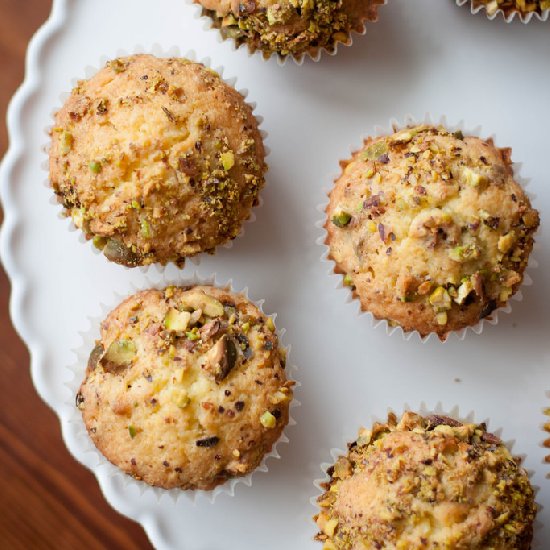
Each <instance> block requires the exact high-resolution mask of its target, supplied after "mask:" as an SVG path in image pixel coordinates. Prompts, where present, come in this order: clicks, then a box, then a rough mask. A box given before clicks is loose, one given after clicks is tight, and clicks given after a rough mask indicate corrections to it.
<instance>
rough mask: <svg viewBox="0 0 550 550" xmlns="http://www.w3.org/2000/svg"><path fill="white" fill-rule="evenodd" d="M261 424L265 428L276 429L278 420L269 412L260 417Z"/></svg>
mask: <svg viewBox="0 0 550 550" xmlns="http://www.w3.org/2000/svg"><path fill="white" fill-rule="evenodd" d="M260 423H261V425H262V426H263V427H264V428H274V427H275V426H276V425H277V419H276V418H275V417H274V416H273V415H272V414H271V413H270V412H269V411H265V412H264V413H263V414H262V416H260Z"/></svg>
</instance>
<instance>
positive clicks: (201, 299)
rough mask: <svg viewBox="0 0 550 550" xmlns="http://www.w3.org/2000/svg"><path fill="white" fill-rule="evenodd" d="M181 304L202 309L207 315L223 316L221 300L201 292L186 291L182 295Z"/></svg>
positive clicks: (185, 306)
mask: <svg viewBox="0 0 550 550" xmlns="http://www.w3.org/2000/svg"><path fill="white" fill-rule="evenodd" d="M181 305H182V306H183V307H184V308H190V309H194V310H199V309H200V310H202V312H203V313H204V314H205V315H208V316H209V317H223V314H224V309H223V305H222V303H221V302H219V301H218V300H216V299H215V298H212V297H211V296H208V295H207V294H203V293H202V292H193V293H188V294H186V295H185V296H183V297H182V300H181Z"/></svg>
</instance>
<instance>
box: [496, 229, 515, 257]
mask: <svg viewBox="0 0 550 550" xmlns="http://www.w3.org/2000/svg"><path fill="white" fill-rule="evenodd" d="M515 242H516V234H515V232H514V231H510V232H508V233H506V235H503V236H502V237H500V239H499V240H498V249H499V251H500V252H502V253H503V254H506V253H507V252H509V251H510V249H511V248H512V246H514V243H515Z"/></svg>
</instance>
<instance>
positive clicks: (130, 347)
mask: <svg viewBox="0 0 550 550" xmlns="http://www.w3.org/2000/svg"><path fill="white" fill-rule="evenodd" d="M136 355H137V348H136V344H135V343H134V342H133V341H132V340H128V339H126V338H121V339H120V340H115V341H114V342H112V343H111V345H110V346H109V347H108V349H107V351H106V353H105V359H106V360H107V361H109V362H111V363H115V364H116V365H129V364H130V363H131V362H132V361H133V359H134V357H135V356H136Z"/></svg>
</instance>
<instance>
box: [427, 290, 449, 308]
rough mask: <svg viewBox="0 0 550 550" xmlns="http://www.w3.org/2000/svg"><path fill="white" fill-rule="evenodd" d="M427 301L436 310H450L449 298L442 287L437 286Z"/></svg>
mask: <svg viewBox="0 0 550 550" xmlns="http://www.w3.org/2000/svg"><path fill="white" fill-rule="evenodd" d="M429 301H430V304H431V305H432V306H434V307H437V308H442V309H450V307H451V297H450V296H449V293H448V292H447V291H446V290H445V289H444V288H443V287H442V286H438V287H437V288H436V289H435V290H434V291H433V292H432V294H431V295H430V298H429Z"/></svg>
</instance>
